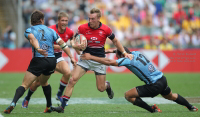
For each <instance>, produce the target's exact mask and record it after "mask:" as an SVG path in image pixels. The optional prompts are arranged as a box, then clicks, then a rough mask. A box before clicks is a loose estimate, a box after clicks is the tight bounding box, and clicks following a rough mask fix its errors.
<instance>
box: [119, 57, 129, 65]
mask: <svg viewBox="0 0 200 117" xmlns="http://www.w3.org/2000/svg"><path fill="white" fill-rule="evenodd" d="M116 62H117V63H118V66H127V65H130V62H131V60H130V59H129V58H120V59H118V60H116Z"/></svg>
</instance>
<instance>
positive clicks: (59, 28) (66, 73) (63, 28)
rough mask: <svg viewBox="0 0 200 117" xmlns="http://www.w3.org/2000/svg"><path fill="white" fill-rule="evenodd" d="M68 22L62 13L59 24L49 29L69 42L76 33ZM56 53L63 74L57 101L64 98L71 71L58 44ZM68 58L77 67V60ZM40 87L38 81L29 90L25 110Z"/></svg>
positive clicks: (24, 103) (55, 45)
mask: <svg viewBox="0 0 200 117" xmlns="http://www.w3.org/2000/svg"><path fill="white" fill-rule="evenodd" d="M68 20H69V17H68V14H67V13H65V12H60V13H59V14H58V24H56V25H52V26H50V27H49V28H51V29H53V30H55V31H56V32H57V34H58V35H59V36H60V37H61V38H62V40H63V41H64V42H67V41H68V40H69V39H70V40H71V39H72V37H73V35H74V32H73V31H72V30H71V29H69V28H68V27H67V26H68ZM68 49H69V48H68ZM54 53H55V57H56V59H57V64H56V69H55V70H56V71H57V72H59V73H61V74H63V76H62V78H61V80H60V87H59V89H58V93H57V95H56V99H57V100H61V98H60V97H61V96H62V93H63V91H64V89H65V87H66V85H67V84H68V81H69V78H70V73H71V71H70V68H69V65H68V64H67V62H66V61H65V60H64V58H63V57H62V49H61V48H60V46H59V45H58V44H56V43H54ZM68 56H69V58H70V59H71V62H72V63H73V64H74V65H75V64H76V60H75V59H74V58H73V56H72V55H71V53H70V54H69V55H68ZM39 86H40V82H39V81H38V80H36V81H35V82H34V83H33V84H32V85H31V87H30V88H29V91H28V94H27V96H26V97H25V98H24V101H23V102H22V107H23V108H28V102H29V100H30V97H31V95H32V94H33V93H34V91H35V90H36V89H37V87H39ZM45 111H48V109H46V110H45Z"/></svg>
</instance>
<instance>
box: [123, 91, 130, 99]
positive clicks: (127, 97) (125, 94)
mask: <svg viewBox="0 0 200 117" xmlns="http://www.w3.org/2000/svg"><path fill="white" fill-rule="evenodd" d="M124 97H125V99H126V100H127V101H129V96H128V95H127V92H125V93H124Z"/></svg>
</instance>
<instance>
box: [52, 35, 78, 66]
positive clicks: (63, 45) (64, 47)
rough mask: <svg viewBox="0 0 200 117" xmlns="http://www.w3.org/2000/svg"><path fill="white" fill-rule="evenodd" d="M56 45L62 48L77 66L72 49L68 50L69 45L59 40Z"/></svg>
mask: <svg viewBox="0 0 200 117" xmlns="http://www.w3.org/2000/svg"><path fill="white" fill-rule="evenodd" d="M56 43H57V44H58V45H59V46H60V48H62V50H63V51H64V52H65V53H66V54H67V55H68V56H69V58H70V59H71V62H72V63H73V64H74V65H76V60H75V59H74V58H73V56H72V54H71V52H70V49H69V48H68V46H67V44H66V43H65V42H64V41H63V40H62V39H61V38H59V39H57V41H56Z"/></svg>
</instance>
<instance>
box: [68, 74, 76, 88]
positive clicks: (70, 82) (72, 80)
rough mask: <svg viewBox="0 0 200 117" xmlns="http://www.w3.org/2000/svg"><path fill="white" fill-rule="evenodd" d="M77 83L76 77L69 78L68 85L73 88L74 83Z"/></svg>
mask: <svg viewBox="0 0 200 117" xmlns="http://www.w3.org/2000/svg"><path fill="white" fill-rule="evenodd" d="M77 81H78V78H76V77H73V76H72V77H71V78H70V80H69V85H72V86H74V85H75V84H76V82H77Z"/></svg>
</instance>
